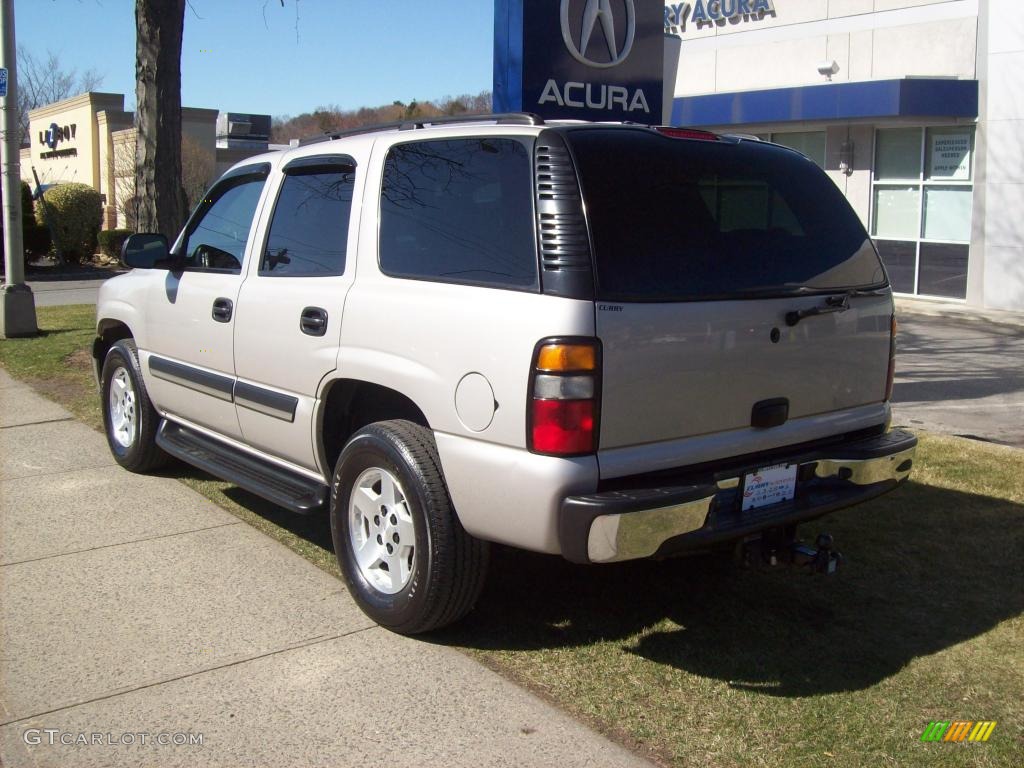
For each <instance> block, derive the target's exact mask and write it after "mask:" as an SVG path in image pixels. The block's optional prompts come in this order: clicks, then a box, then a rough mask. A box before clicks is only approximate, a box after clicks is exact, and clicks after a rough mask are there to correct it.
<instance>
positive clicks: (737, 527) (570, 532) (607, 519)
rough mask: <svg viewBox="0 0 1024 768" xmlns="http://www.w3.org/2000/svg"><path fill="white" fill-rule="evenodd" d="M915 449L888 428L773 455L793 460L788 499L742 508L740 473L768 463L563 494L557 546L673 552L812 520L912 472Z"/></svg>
mask: <svg viewBox="0 0 1024 768" xmlns="http://www.w3.org/2000/svg"><path fill="white" fill-rule="evenodd" d="M916 447H917V438H916V437H914V436H913V435H912V434H910V433H909V432H904V431H902V430H893V431H892V432H889V433H888V434H885V435H880V436H878V437H873V438H869V439H866V440H858V441H855V442H850V443H845V444H840V445H832V446H828V447H826V448H823V449H821V450H817V451H812V452H805V453H799V454H794V455H793V456H786V457H782V458H779V457H775V456H773V457H772V458H771V459H770V461H768V462H767V463H770V464H772V465H775V464H796V465H797V466H798V470H797V483H796V491H795V495H794V498H793V499H792V500H791V501H785V502H782V503H779V504H773V505H771V506H767V507H760V508H755V509H748V510H746V511H742V509H741V506H742V499H743V488H742V485H743V477H744V475H745V474H746V473H747V472H753V471H755V470H756V469H758V468H760V467H763V466H765V463H766V462H761V463H760V464H758V463H752V464H751V465H750V466H749V467H745V468H743V469H741V470H736V469H733V470H730V471H729V472H725V473H719V474H715V475H713V476H712V477H709V478H708V480H707V482H701V483H695V484H692V485H676V486H668V487H651V488H642V489H639V490H628V491H609V492H605V493H596V494H591V495H587V496H569V497H567V498H565V499H564V500H563V501H562V505H561V508H560V510H559V519H558V538H559V544H560V548H561V551H562V554H563V556H564V557H565V558H566V559H568V560H571V561H573V562H578V563H610V562H617V561H621V560H635V559H639V558H645V557H652V556H665V555H671V554H674V553H676V552H681V551H685V550H687V549H699V548H702V547H705V546H708V545H711V544H717V543H721V542H724V541H730V540H733V539H738V538H742V537H743V536H747V535H749V534H752V533H757V532H758V531H761V530H764V529H766V528H774V527H777V526H785V525H793V524H796V523H799V522H802V521H804V520H811V519H813V518H815V517H820V516H821V515H824V514H827V513H829V512H833V511H835V510H837V509H842V508H844V507H849V506H851V505H853V504H859V503H860V502H862V501H867V500H868V499H872V498H875V497H876V496H880V495H882V494H883V493H886V492H888V491H891V490H892V489H893V488H895V487H896V486H897V485H899V484H900V483H901V482H903V481H904V480H906V479H907V476H908V475H909V474H910V470H911V467H912V466H913V459H914V451H915V449H916Z"/></svg>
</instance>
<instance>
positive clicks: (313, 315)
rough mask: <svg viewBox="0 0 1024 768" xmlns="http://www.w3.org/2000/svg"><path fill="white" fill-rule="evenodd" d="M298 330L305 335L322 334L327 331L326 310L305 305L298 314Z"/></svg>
mask: <svg viewBox="0 0 1024 768" xmlns="http://www.w3.org/2000/svg"><path fill="white" fill-rule="evenodd" d="M299 330H301V331H302V332H303V333H304V334H306V335H307V336H323V335H324V334H325V333H327V310H326V309H321V308H320V307H306V308H305V309H304V310H302V315H300V316H299Z"/></svg>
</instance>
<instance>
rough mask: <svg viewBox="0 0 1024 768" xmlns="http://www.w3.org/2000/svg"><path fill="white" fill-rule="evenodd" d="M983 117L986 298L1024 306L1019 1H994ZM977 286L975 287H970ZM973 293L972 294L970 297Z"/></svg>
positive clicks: (1023, 71)
mask: <svg viewBox="0 0 1024 768" xmlns="http://www.w3.org/2000/svg"><path fill="white" fill-rule="evenodd" d="M986 10H987V11H988V18H987V25H986V32H987V48H988V50H987V52H986V55H985V77H984V78H983V80H982V89H983V99H982V116H981V117H982V119H981V125H980V126H979V133H982V134H983V135H984V139H985V153H986V156H985V178H984V180H983V182H982V184H983V187H984V191H983V195H982V198H981V203H982V206H981V208H982V210H981V211H980V213H981V220H980V222H979V221H978V220H977V217H978V214H979V210H978V206H977V205H976V206H975V217H976V227H975V231H976V233H977V230H978V229H979V227H980V228H982V229H983V232H982V233H980V234H982V237H981V238H978V239H981V240H982V241H983V253H984V269H983V274H982V275H981V279H980V283H981V285H980V286H978V287H976V288H975V290H977V289H978V288H980V290H981V293H982V297H981V298H982V302H983V303H984V305H985V306H986V307H991V308H995V309H1012V310H1018V311H1020V310H1024V217H1022V216H1021V215H1020V212H1021V211H1022V210H1024V140H1022V139H1021V136H1022V135H1024V134H1022V131H1024V18H1022V16H1021V5H1020V3H1019V2H1011V0H990V2H989V3H988V7H987V9H986ZM971 287H975V286H971ZM969 298H970V296H969Z"/></svg>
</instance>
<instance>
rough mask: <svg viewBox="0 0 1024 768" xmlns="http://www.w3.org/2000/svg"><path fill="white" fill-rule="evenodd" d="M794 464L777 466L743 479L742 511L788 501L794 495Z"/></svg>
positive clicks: (761, 470) (765, 468)
mask: <svg viewBox="0 0 1024 768" xmlns="http://www.w3.org/2000/svg"><path fill="white" fill-rule="evenodd" d="M796 470H797V465H796V464H777V465H775V466H773V467H764V468H763V469H759V470H757V471H756V472H751V473H750V474H748V475H745V476H744V478H743V510H748V509H754V508H755V507H766V506H768V505H769V504H778V503H779V502H781V501H789V500H790V499H792V498H793V494H794V493H796Z"/></svg>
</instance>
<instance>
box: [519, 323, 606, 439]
mask: <svg viewBox="0 0 1024 768" xmlns="http://www.w3.org/2000/svg"><path fill="white" fill-rule="evenodd" d="M529 396H530V402H529V404H528V408H527V425H526V434H527V443H528V446H529V449H530V450H531V451H532V452H533V453H543V454H547V455H549V456H581V455H585V454H589V453H594V452H595V451H596V450H597V437H598V415H599V413H600V348H599V346H598V342H597V341H596V340H595V339H545V340H544V341H542V342H540V343H539V344H538V345H537V348H536V349H535V350H534V353H533V369H532V372H531V375H530V393H529Z"/></svg>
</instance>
